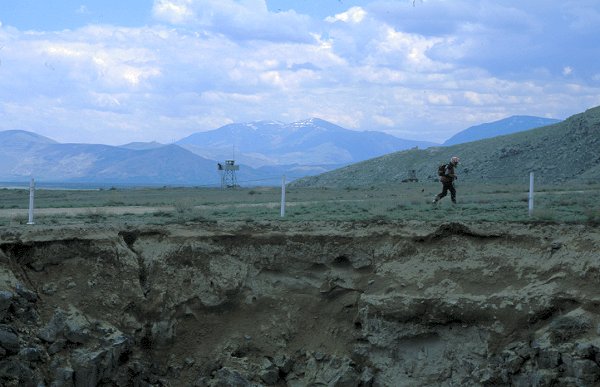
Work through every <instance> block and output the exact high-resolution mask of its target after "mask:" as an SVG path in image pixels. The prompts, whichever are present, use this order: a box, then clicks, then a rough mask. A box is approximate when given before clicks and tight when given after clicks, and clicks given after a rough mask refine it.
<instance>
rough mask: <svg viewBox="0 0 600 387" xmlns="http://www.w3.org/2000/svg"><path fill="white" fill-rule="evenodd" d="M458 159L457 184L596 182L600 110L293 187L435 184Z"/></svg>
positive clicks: (359, 166) (395, 156) (406, 154)
mask: <svg viewBox="0 0 600 387" xmlns="http://www.w3.org/2000/svg"><path fill="white" fill-rule="evenodd" d="M454 155H457V156H459V157H460V158H461V161H462V162H461V165H460V168H459V170H458V173H459V176H460V179H459V180H460V181H523V180H527V179H528V176H529V172H534V173H535V175H536V181H538V182H544V183H550V182H553V181H567V180H573V179H579V180H587V181H589V180H595V179H598V178H600V107H595V108H592V109H589V110H587V111H586V112H584V113H580V114H576V115H574V116H571V117H569V118H568V119H566V120H565V121H562V122H560V123H557V124H554V125H549V126H545V127H542V128H537V129H533V130H529V131H525V132H520V133H515V134H511V135H507V136H500V137H495V138H491V139H486V140H481V141H475V142H470V143H466V144H458V145H453V146H449V147H435V148H429V149H425V150H420V149H412V150H408V151H402V152H395V153H390V154H387V155H385V156H382V157H378V158H374V159H370V160H367V161H363V162H360V163H356V164H352V165H349V166H347V167H344V168H340V169H336V170H334V171H331V172H328V173H324V174H321V175H318V176H313V177H308V178H304V179H300V180H297V181H295V182H294V183H292V184H291V185H292V186H296V187H361V186H362V187H364V186H372V185H382V184H397V183H399V182H401V181H402V180H404V179H406V178H408V177H409V171H410V170H415V171H416V176H417V178H418V179H419V180H421V181H423V180H429V181H431V180H436V179H437V176H436V171H437V166H438V165H439V164H440V163H443V162H447V161H448V160H449V159H450V157H451V156H454Z"/></svg>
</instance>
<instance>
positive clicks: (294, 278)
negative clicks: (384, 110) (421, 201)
mask: <svg viewBox="0 0 600 387" xmlns="http://www.w3.org/2000/svg"><path fill="white" fill-rule="evenodd" d="M252 227H253V228H252ZM222 230H226V231H222ZM599 244H600V237H599V236H598V232H597V229H595V228H590V227H585V226H553V225H533V226H524V225H518V224H512V225H507V224H504V225H494V224H460V223H448V224H442V225H439V226H437V227H436V226H435V225H430V224H424V223H410V224H409V223H406V224H386V223H380V224H375V225H370V226H369V225H365V224H360V225H358V224H353V223H343V222H337V223H333V224H330V223H318V222H315V223H311V224H304V223H303V224H297V225H294V224H287V223H273V224H269V223H264V224H255V225H252V226H249V225H248V224H245V223H244V224H218V225H215V224H203V225H190V226H188V227H170V228H166V227H165V228H161V227H158V228H157V227H155V228H139V229H113V228H109V227H107V228H97V229H89V230H82V229H79V228H72V229H60V230H58V229H57V230H51V229H32V230H29V229H25V230H24V231H23V232H22V233H19V232H4V233H3V234H2V237H1V238H0V384H2V385H15V386H16V385H40V384H44V385H54V386H72V385H75V386H84V385H85V386H92V385H134V386H149V385H153V386H160V385H163V386H178V385H192V386H224V385H227V386H230V385H238V386H255V385H269V386H271V385H273V386H305V385H311V384H313V385H314V384H317V385H329V386H359V385H362V386H370V385H380V386H383V385H394V386H420V385H421V386H427V385H431V386H434V385H435V386H439V385H442V386H444V385H446V386H450V385H538V386H542V385H594V384H595V383H597V382H599V381H600V367H599V366H598V363H599V362H600V337H599V336H598V331H599V327H600V325H599V324H600V313H598V304H599V303H600V290H598V289H599V288H600V287H598V282H599V281H600V255H599V254H600V253H598V251H600V249H599V248H598V247H599Z"/></svg>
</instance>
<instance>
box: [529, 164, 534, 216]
mask: <svg viewBox="0 0 600 387" xmlns="http://www.w3.org/2000/svg"><path fill="white" fill-rule="evenodd" d="M532 215H533V172H529V216H532Z"/></svg>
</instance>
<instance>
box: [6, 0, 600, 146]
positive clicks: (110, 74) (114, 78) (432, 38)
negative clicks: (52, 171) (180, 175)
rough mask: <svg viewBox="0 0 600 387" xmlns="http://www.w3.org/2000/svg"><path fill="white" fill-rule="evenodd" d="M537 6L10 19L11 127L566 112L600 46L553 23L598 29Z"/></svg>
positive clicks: (249, 8) (181, 8) (244, 4)
mask: <svg viewBox="0 0 600 387" xmlns="http://www.w3.org/2000/svg"><path fill="white" fill-rule="evenodd" d="M532 2H533V3H535V4H534V5H537V7H538V8H536V7H534V5H530V4H529V2H527V4H525V5H523V4H522V2H520V3H519V2H516V0H514V1H513V0H507V2H506V3H504V2H503V3H502V4H500V3H494V4H490V3H489V2H486V3H485V4H487V6H483V5H484V3H483V2H475V3H473V2H467V1H465V0H456V1H453V2H447V1H446V2H444V1H438V0H431V1H427V2H423V3H422V4H418V6H417V7H412V6H411V5H410V4H408V3H407V2H400V1H397V0H392V1H386V0H380V1H378V2H376V3H371V2H369V1H367V2H365V6H363V7H355V8H351V9H349V10H348V11H347V12H344V13H342V14H338V15H336V16H335V17H334V18H338V19H336V21H337V22H333V23H332V22H331V21H333V19H329V21H324V20H312V19H310V18H309V17H308V16H306V15H300V14H297V13H295V12H292V11H290V12H283V13H277V14H275V13H271V12H269V11H268V10H267V8H266V6H265V2H264V0H244V1H234V0H219V1H217V0H157V1H155V2H154V7H153V12H154V15H155V17H156V18H157V21H158V24H156V25H150V26H148V27H141V28H121V27H118V26H106V25H91V26H87V27H85V28H80V29H77V30H71V31H70V30H64V31H61V32H44V31H36V32H32V31H30V32H22V31H19V30H16V29H14V28H12V27H0V47H2V49H0V61H1V62H0V101H1V102H0V115H2V117H3V119H2V120H1V121H0V130H5V129H15V128H20V129H26V130H33V131H36V132H40V133H41V134H44V135H49V136H50V137H53V138H56V139H58V140H68V141H99V142H110V143H125V142H129V141H134V140H157V141H162V142H170V141H172V140H176V139H178V138H181V137H183V136H185V135H188V134H190V133H192V132H194V131H198V130H208V129H214V128H215V127H218V126H220V125H224V124H227V123H231V122H245V121H254V120H261V119H269V120H279V121H284V122H291V121H295V120H301V119H306V118H308V117H311V116H316V117H320V118H323V119H326V120H330V121H332V122H334V123H337V124H339V125H342V126H344V127H347V128H350V129H373V130H385V131H388V132H390V133H393V134H397V135H402V136H404V137H407V138H413V139H427V140H432V141H443V140H444V139H446V138H448V137H450V135H451V134H452V133H453V132H455V131H458V130H462V129H464V128H466V127H468V126H471V125H473V124H477V123H481V122H489V121H492V120H494V119H497V118H504V117H506V116H508V115H513V114H530V115H544V116H553V117H559V118H563V117H565V116H567V115H570V114H573V113H576V112H579V111H583V110H585V109H586V108H589V107H591V106H594V105H596V104H598V103H600V101H599V97H598V95H600V87H599V86H600V85H598V81H600V75H599V74H598V71H597V69H596V67H595V64H594V63H595V62H594V61H593V60H591V59H590V58H592V57H596V53H597V52H598V48H597V47H598V45H597V44H587V45H586V46H581V47H578V46H577V45H576V44H574V43H573V44H570V45H567V46H561V49H560V50H559V49H557V48H556V46H554V45H553V44H551V43H549V42H548V41H547V40H548V39H547V38H546V36H545V35H544V34H550V35H551V37H552V38H553V39H555V40H558V41H560V42H561V44H563V43H572V42H573V41H574V40H571V38H570V36H571V35H572V34H578V35H577V37H579V38H581V39H582V41H583V42H586V39H588V35H586V34H589V33H590V32H589V31H590V30H594V31H595V28H597V27H594V24H593V23H589V22H586V20H589V19H585V18H583V16H582V15H583V13H581V12H579V13H578V15H581V16H580V18H581V19H578V20H580V21H579V22H578V23H576V24H577V26H578V27H577V29H576V30H572V29H569V28H575V27H569V26H568V23H566V26H563V24H565V23H563V24H561V23H555V21H556V20H559V19H560V18H561V17H564V15H561V14H560V12H559V11H560V9H558V10H554V9H553V7H543V6H542V5H543V4H542V3H540V0H532ZM587 5H588V6H589V3H588V4H587ZM570 6H572V7H574V8H573V9H574V10H578V9H580V8H578V7H579V6H578V5H577V4H575V3H570ZM378 7H379V8H378ZM559 8H560V7H559ZM340 15H344V16H340ZM387 15H391V16H387ZM436 15H437V17H439V18H438V19H435V18H433V19H432V20H430V18H431V17H433V16H436ZM495 15H497V16H498V17H499V18H498V20H496V19H494V16H495ZM428 18H429V19H428ZM342 19H344V20H342ZM547 21H548V22H547ZM584 27H585V28H584ZM555 29H556V32H554V31H555ZM570 34H571V35H570ZM563 35H564V36H563ZM565 50H566V51H569V54H570V55H569V58H568V59H565V57H564V54H563V51H565ZM575 53H579V54H580V55H573V54H575ZM555 56H559V57H560V56H562V57H561V58H560V60H558V59H554V58H555ZM580 57H582V58H583V59H580ZM565 63H568V64H569V65H568V66H565ZM573 69H576V71H574V70H573ZM561 74H564V75H569V77H563V76H560V75H561ZM575 75H577V77H576V76H575ZM586 79H587V80H588V81H586ZM567 81H568V82H567ZM586 82H589V83H586ZM82 123H85V125H82ZM82 126H83V127H82ZM53 134H54V135H53Z"/></svg>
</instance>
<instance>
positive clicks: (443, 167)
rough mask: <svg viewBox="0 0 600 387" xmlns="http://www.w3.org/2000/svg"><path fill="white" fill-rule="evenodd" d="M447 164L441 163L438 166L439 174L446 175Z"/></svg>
mask: <svg viewBox="0 0 600 387" xmlns="http://www.w3.org/2000/svg"><path fill="white" fill-rule="evenodd" d="M446 167H447V165H446V164H440V166H439V167H438V176H446Z"/></svg>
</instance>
